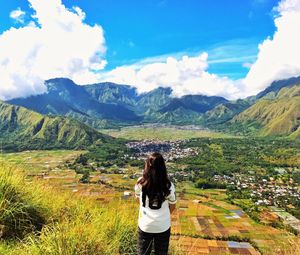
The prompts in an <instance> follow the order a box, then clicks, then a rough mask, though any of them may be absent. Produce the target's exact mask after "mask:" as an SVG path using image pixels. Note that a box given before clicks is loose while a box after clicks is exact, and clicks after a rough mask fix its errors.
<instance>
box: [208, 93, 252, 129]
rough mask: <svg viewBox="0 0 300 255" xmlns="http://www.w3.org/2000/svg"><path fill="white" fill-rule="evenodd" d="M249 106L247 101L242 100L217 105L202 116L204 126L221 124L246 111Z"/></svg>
mask: <svg viewBox="0 0 300 255" xmlns="http://www.w3.org/2000/svg"><path fill="white" fill-rule="evenodd" d="M250 105H251V103H250V102H249V101H248V100H242V99H239V100H236V101H231V102H227V103H223V104H219V105H217V106H216V107H215V108H213V109H211V110H209V111H207V112H206V113H205V114H204V116H203V118H204V122H205V124H206V125H215V124H222V123H224V122H226V121H228V120H230V119H232V118H233V117H234V116H235V115H237V114H239V113H240V112H242V111H244V110H245V109H247V108H248V107H249V106H250Z"/></svg>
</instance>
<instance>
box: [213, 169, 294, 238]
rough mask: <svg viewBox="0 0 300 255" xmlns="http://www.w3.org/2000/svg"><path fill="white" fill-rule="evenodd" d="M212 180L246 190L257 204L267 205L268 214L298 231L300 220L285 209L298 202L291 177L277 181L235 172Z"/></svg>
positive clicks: (216, 176)
mask: <svg viewBox="0 0 300 255" xmlns="http://www.w3.org/2000/svg"><path fill="white" fill-rule="evenodd" d="M214 181H217V182H222V183H225V184H227V185H232V186H233V187H234V188H235V189H236V190H238V191H240V192H241V191H242V190H246V191H248V192H249V196H250V197H251V199H252V200H253V201H255V204H256V205H257V206H267V208H268V210H269V214H270V216H275V218H277V219H278V220H280V221H281V222H282V223H283V224H284V225H286V226H289V227H291V228H292V229H293V230H295V231H296V232H297V233H299V232H300V220H299V219H297V218H296V217H294V216H293V215H291V214H290V213H288V212H287V211H286V209H287V208H295V207H294V205H293V204H294V203H298V204H299V201H300V190H299V187H298V186H297V184H296V183H295V182H294V180H293V179H291V178H290V179H289V181H288V182H281V183H279V182H278V181H276V180H275V179H274V178H272V177H269V178H267V177H264V178H262V177H259V176H257V175H255V176H249V175H245V174H235V175H233V176H228V175H215V176H214ZM241 193H242V192H241Z"/></svg>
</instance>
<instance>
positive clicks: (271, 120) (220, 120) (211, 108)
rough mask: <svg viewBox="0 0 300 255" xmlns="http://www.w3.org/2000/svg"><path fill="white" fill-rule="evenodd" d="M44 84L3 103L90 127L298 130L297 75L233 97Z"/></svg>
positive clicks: (56, 81) (292, 133) (292, 134)
mask: <svg viewBox="0 0 300 255" xmlns="http://www.w3.org/2000/svg"><path fill="white" fill-rule="evenodd" d="M45 86H46V87H47V92H46V93H44V94H41V95H35V96H30V97H27V98H16V99H13V100H10V101H8V102H7V103H9V104H13V105H18V106H23V107H25V108H28V109H30V110H32V111H35V112H38V113H40V114H44V115H47V118H50V116H53V117H51V118H57V117H58V116H64V117H71V118H72V119H76V120H78V121H79V122H82V123H84V124H86V125H87V126H90V127H92V128H96V129H99V128H110V127H118V126H124V125H132V124H140V123H158V122H159V123H168V124H177V125H185V124H198V125H202V126H205V127H209V128H214V129H221V130H225V131H231V132H235V133H244V134H245V133H247V134H255V135H262V136H269V135H283V136H290V137H292V138H299V133H300V131H299V124H300V123H299V122H300V120H299V119H300V104H299V100H300V95H299V90H300V77H293V78H290V79H286V80H280V81H274V82H273V83H272V84H270V86H269V87H267V88H266V89H265V90H264V91H262V92H260V93H259V94H257V95H256V96H251V97H248V98H246V99H238V100H235V101H229V100H227V99H225V98H223V97H218V96H204V95H186V96H182V97H174V96H173V95H172V89H171V88H168V87H167V88H165V87H164V88H163V87H159V88H157V89H154V90H152V91H149V92H147V93H142V94H138V93H137V90H136V89H135V88H134V87H132V86H128V85H119V84H115V83H109V82H105V83H98V84H93V85H85V86H79V85H77V84H75V83H74V82H73V81H72V80H70V79H65V78H56V79H51V80H47V81H45ZM1 112H2V110H1ZM65 120H67V119H65Z"/></svg>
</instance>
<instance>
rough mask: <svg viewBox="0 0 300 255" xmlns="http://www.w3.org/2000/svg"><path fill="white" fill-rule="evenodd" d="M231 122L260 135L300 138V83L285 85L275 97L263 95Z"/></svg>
mask: <svg viewBox="0 0 300 255" xmlns="http://www.w3.org/2000/svg"><path fill="white" fill-rule="evenodd" d="M231 124H233V125H234V124H237V125H240V126H241V127H242V128H244V129H246V130H250V129H251V128H252V130H253V131H254V132H256V133H257V134H259V135H262V136H269V135H284V136H286V135H289V136H290V137H292V138H300V136H299V134H300V85H295V86H292V87H284V88H282V89H280V91H278V93H277V95H276V97H275V98H269V97H263V98H261V99H259V100H258V101H257V102H256V103H255V104H253V105H252V106H251V107H249V108H248V109H246V110H245V111H243V112H242V113H240V114H238V115H237V116H235V117H234V118H233V119H232V121H231Z"/></svg>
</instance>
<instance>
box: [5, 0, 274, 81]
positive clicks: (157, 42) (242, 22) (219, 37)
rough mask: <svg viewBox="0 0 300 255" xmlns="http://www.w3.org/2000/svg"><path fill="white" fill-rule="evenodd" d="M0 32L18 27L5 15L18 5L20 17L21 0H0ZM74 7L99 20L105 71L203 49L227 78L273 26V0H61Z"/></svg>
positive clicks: (241, 72)
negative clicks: (157, 57) (102, 30)
mask: <svg viewBox="0 0 300 255" xmlns="http://www.w3.org/2000/svg"><path fill="white" fill-rule="evenodd" d="M0 4H1V11H0V20H1V22H0V33H2V32H3V31H5V30H7V29H9V28H10V27H11V26H15V27H18V26H20V25H21V24H17V23H16V22H15V21H14V20H12V19H11V18H10V17H9V14H10V12H11V11H12V10H15V9H17V8H18V7H20V8H21V9H22V10H23V11H25V12H26V13H27V14H26V17H25V19H29V18H30V14H32V12H33V11H32V9H30V8H29V7H28V2H27V1H25V0H9V1H4V0H0ZM63 4H65V6H66V7H68V8H71V7H72V6H79V7H80V8H81V9H82V10H83V11H84V12H85V13H86V20H85V22H86V23H88V24H90V25H93V24H100V25H101V26H102V28H103V29H104V36H105V40H106V47H107V52H106V60H107V65H106V70H111V69H113V68H115V67H117V66H122V65H128V64H132V63H135V62H138V61H140V60H143V59H145V58H149V57H156V56H160V55H168V54H170V55H172V54H176V53H177V54H179V55H180V54H181V53H182V54H185V53H186V54H188V55H189V56H193V55H196V54H198V53H199V52H203V51H206V52H208V55H209V61H208V63H209V68H208V71H209V72H211V73H215V74H218V75H222V76H224V75H225V76H228V77H229V78H231V79H238V78H242V77H244V76H245V75H246V74H247V72H248V68H247V67H244V66H243V63H248V62H249V63H253V62H254V61H255V58H256V56H257V53H258V44H259V43H261V42H263V40H264V39H265V38H267V37H268V36H272V35H273V33H274V31H275V26H274V18H273V12H272V9H273V7H274V6H276V5H277V4H278V1H274V0H242V1H240V0H218V1H211V0H185V1H183V0H147V1H141V0H127V1H125V0H114V1H111V0H98V1H97V0H94V1H92V0H76V1H75V0H74V1H70V0H64V1H63Z"/></svg>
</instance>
